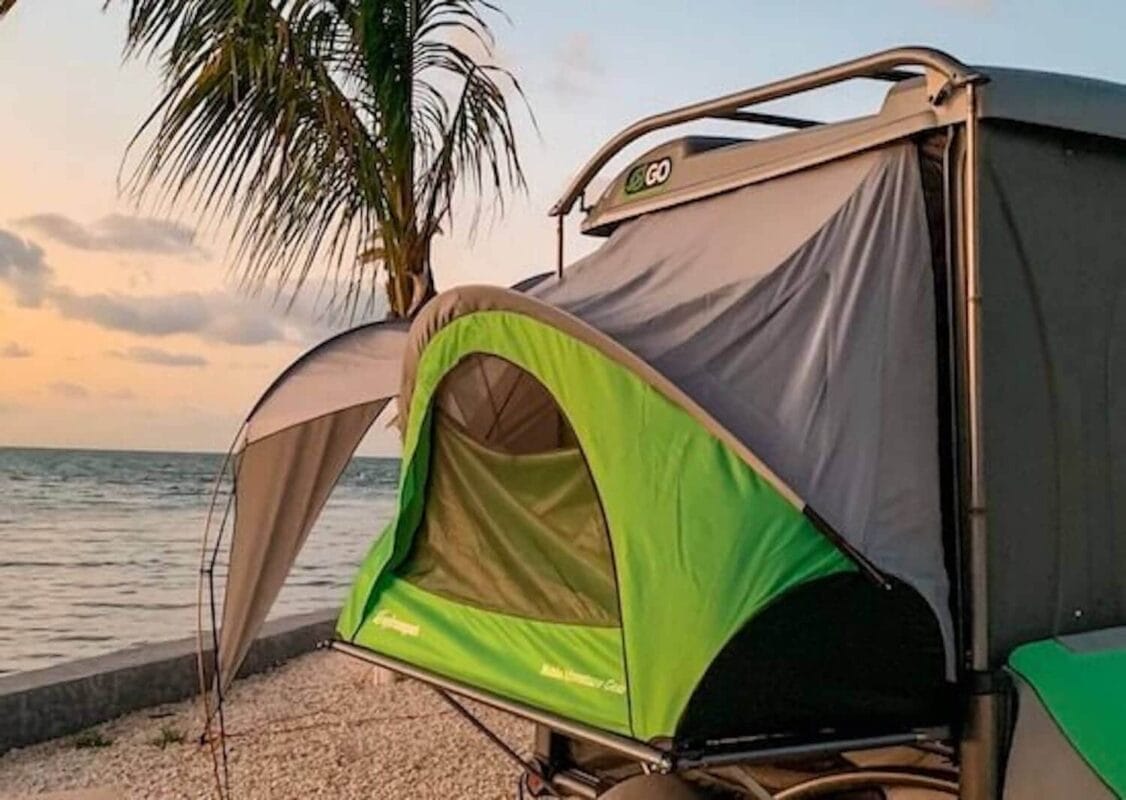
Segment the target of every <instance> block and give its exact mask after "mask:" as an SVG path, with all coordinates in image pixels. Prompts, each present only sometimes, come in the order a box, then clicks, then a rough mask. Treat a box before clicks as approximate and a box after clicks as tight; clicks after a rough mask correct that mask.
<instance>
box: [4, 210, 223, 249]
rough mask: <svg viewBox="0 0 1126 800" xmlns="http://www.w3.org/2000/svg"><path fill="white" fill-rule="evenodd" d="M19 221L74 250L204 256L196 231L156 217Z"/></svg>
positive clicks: (38, 217) (42, 217) (45, 217)
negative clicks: (88, 220) (84, 221)
mask: <svg viewBox="0 0 1126 800" xmlns="http://www.w3.org/2000/svg"><path fill="white" fill-rule="evenodd" d="M18 222H19V224H21V225H23V226H26V227H28V228H32V229H33V230H36V231H38V232H39V233H42V234H43V235H44V236H46V237H47V238H48V239H51V240H53V241H56V242H59V243H61V244H65V245H67V246H68V247H73V248H75V249H76V250H98V251H105V252H115V253H147V254H153V255H174V256H175V255H178V256H206V255H207V252H206V251H205V250H203V249H202V248H201V247H199V245H197V244H196V242H195V230H194V229H192V228H190V227H188V226H187V225H183V224H181V223H179V222H173V221H171V220H164V219H157V218H155V217H135V216H129V215H126V214H107V215H106V216H104V217H101V218H100V219H97V220H94V221H93V222H91V223H90V224H88V225H84V224H83V223H81V222H78V221H76V220H73V219H71V218H70V217H68V216H66V215H65V214H54V213H44V214H33V215H31V216H29V217H23V218H22V219H20V220H18Z"/></svg>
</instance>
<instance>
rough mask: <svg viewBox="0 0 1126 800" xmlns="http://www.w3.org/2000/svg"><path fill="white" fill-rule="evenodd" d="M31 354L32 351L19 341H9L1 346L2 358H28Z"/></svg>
mask: <svg viewBox="0 0 1126 800" xmlns="http://www.w3.org/2000/svg"><path fill="white" fill-rule="evenodd" d="M30 355H31V351H30V350H28V349H27V348H26V347H24V346H23V345H21V344H20V343H19V342H8V343H7V344H6V345H4V346H3V347H0V358H27V357H29V356H30Z"/></svg>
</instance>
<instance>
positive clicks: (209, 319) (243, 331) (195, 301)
mask: <svg viewBox="0 0 1126 800" xmlns="http://www.w3.org/2000/svg"><path fill="white" fill-rule="evenodd" d="M51 302H52V303H53V304H54V305H55V307H56V308H57V309H58V311H59V313H60V314H61V315H62V316H63V317H65V318H67V319H76V320H81V321H83V322H90V323H93V324H94V325H97V326H98V327H100V328H105V329H107V330H114V331H126V332H128V333H135V334H138V335H140V336H157V337H159V336H171V335H173V334H178V333H191V334H195V335H197V336H200V337H201V338H204V339H210V340H212V341H217V342H222V343H223V344H237V345H254V344H266V343H268V342H274V341H284V340H285V339H286V338H287V336H286V331H285V329H284V328H283V327H282V326H281V325H280V324H279V323H278V321H277V320H276V319H274V318H273V317H272V316H271V315H270V314H269V313H268V312H266V311H264V310H261V309H257V308H254V307H252V306H250V305H249V304H247V303H244V302H239V300H238V299H237V298H235V297H233V296H231V295H229V294H226V293H224V292H209V293H201V292H173V293H170V294H151V295H124V294H117V293H110V292H103V293H96V294H78V293H76V292H73V291H71V290H69V289H65V288H58V289H54V290H52V292H51Z"/></svg>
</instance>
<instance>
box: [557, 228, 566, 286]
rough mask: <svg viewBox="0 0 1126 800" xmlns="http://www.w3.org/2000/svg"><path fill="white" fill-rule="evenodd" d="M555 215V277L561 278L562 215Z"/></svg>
mask: <svg viewBox="0 0 1126 800" xmlns="http://www.w3.org/2000/svg"><path fill="white" fill-rule="evenodd" d="M564 216H565V215H564V214H556V215H555V277H557V278H559V279H560V280H562V279H563V217H564Z"/></svg>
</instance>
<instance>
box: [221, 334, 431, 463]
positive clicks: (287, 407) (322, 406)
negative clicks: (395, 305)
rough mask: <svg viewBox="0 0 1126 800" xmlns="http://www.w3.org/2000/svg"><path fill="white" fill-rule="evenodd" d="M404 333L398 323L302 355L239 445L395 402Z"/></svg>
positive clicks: (267, 395)
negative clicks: (384, 400) (364, 406)
mask: <svg viewBox="0 0 1126 800" xmlns="http://www.w3.org/2000/svg"><path fill="white" fill-rule="evenodd" d="M408 327H409V326H408V324H407V323H406V322H403V321H398V320H397V321H390V322H377V323H372V324H369V325H363V326H361V327H358V328H353V329H351V330H349V331H346V332H345V333H342V334H340V335H338V336H335V337H333V338H331V339H329V340H328V341H326V342H323V343H321V344H320V345H318V346H317V347H316V348H314V349H313V350H311V351H310V352H309V353H306V354H305V355H304V356H302V357H301V358H299V359H298V360H297V361H295V362H294V363H293V365H292V366H291V367H290V368H289V369H288V370H286V371H285V372H284V373H283V374H282V375H281V377H279V378H278V380H277V381H275V382H274V385H273V386H271V387H270V389H269V390H267V392H266V393H265V394H264V395H263V396H262V399H261V400H259V401H258V404H257V405H256V406H255V407H254V409H253V410H252V411H251V413H250V415H249V416H248V417H247V420H246V425H245V433H244V442H242V443H240V445H241V444H249V443H251V442H254V441H256V440H258V439H261V438H263V437H266V436H269V435H270V434H272V433H276V432H277V431H280V430H285V429H286V428H288V427H290V426H291V425H299V424H301V423H303V422H308V421H309V420H311V419H315V418H316V417H321V416H324V415H325V414H329V413H332V412H333V411H339V410H341V409H344V408H349V407H351V406H355V405H360V404H361V403H367V402H370V401H371V400H372V399H374V398H380V397H394V396H395V395H396V394H398V387H399V380H400V376H401V372H402V356H403V349H404V347H405V345H406V339H407V329H408Z"/></svg>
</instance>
